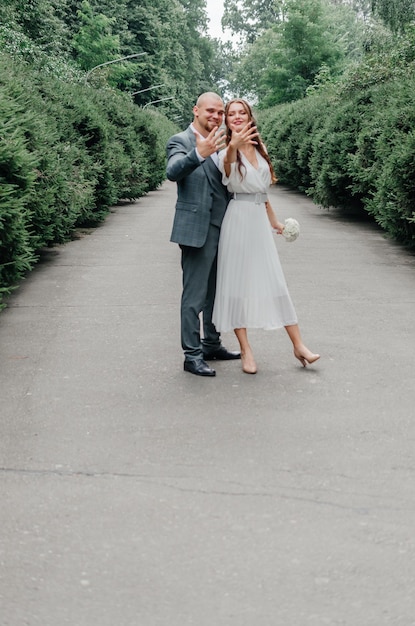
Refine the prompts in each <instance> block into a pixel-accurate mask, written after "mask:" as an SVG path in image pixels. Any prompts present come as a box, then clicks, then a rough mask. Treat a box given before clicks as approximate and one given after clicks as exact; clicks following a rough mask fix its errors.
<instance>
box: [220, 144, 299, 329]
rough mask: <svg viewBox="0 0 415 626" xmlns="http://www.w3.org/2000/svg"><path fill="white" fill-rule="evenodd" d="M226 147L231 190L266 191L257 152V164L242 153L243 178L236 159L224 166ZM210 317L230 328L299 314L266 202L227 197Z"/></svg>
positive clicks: (285, 321) (265, 172) (264, 166)
mask: <svg viewBox="0 0 415 626" xmlns="http://www.w3.org/2000/svg"><path fill="white" fill-rule="evenodd" d="M224 156H225V150H223V151H222V152H221V153H219V169H220V171H221V172H222V181H223V183H224V184H225V185H227V187H228V189H229V191H231V192H236V194H238V192H239V193H252V194H255V193H267V191H268V187H269V186H270V184H271V174H270V171H269V166H268V163H267V162H266V160H265V159H264V158H263V157H261V155H260V154H259V153H258V152H257V160H258V169H256V168H255V167H254V166H253V165H252V164H251V163H250V162H249V161H248V159H247V158H245V156H244V155H241V157H242V162H243V164H244V166H245V170H243V171H244V174H245V176H244V178H243V179H241V176H240V173H239V171H238V168H237V164H236V163H232V164H231V173H230V176H229V177H227V176H226V175H225V172H224V166H223V159H224ZM212 320H213V323H214V324H215V326H216V329H217V330H218V331H219V332H227V331H230V330H233V329H234V328H263V329H267V330H270V329H274V328H282V327H283V326H288V325H291V324H297V316H296V313H295V309H294V306H293V303H292V301H291V298H290V294H289V292H288V287H287V283H286V280H285V276H284V273H283V271H282V267H281V263H280V259H279V256H278V251H277V248H276V245H275V240H274V235H273V233H272V228H271V225H270V222H269V219H268V215H267V211H266V207H265V203H262V204H255V202H254V201H253V202H250V201H246V200H238V199H236V200H231V201H230V203H229V205H228V208H227V210H226V213H225V217H224V220H223V223H222V227H221V234H220V239H219V251H218V275H217V285H216V298H215V305H214V309H213V317H212Z"/></svg>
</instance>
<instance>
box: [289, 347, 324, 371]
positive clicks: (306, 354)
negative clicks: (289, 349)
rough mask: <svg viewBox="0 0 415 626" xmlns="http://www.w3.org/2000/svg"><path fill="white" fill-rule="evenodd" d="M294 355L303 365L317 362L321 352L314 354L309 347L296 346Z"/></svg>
mask: <svg viewBox="0 0 415 626" xmlns="http://www.w3.org/2000/svg"><path fill="white" fill-rule="evenodd" d="M294 356H295V358H296V359H298V360H299V361H300V362H301V364H302V366H303V367H306V366H307V365H310V364H311V363H315V361H318V360H319V358H320V355H319V354H314V353H313V352H311V351H310V350H308V348H305V347H303V348H294Z"/></svg>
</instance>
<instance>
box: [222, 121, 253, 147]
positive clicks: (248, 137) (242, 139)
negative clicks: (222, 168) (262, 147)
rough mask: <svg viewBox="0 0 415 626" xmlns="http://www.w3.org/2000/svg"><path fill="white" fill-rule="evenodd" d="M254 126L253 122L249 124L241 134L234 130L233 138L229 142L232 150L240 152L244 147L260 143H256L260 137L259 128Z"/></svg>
mask: <svg viewBox="0 0 415 626" xmlns="http://www.w3.org/2000/svg"><path fill="white" fill-rule="evenodd" d="M252 124H253V122H249V124H247V125H246V126H244V127H243V128H242V129H241V130H240V131H239V132H237V131H236V130H235V129H233V130H232V136H231V140H230V142H229V145H230V146H231V148H233V149H234V150H239V149H240V148H241V147H242V146H246V145H254V146H256V145H257V143H258V142H257V141H255V137H258V135H259V133H258V131H257V127H256V126H253V125H252Z"/></svg>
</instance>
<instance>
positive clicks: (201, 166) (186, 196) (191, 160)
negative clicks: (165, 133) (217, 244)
mask: <svg viewBox="0 0 415 626" xmlns="http://www.w3.org/2000/svg"><path fill="white" fill-rule="evenodd" d="M195 148H196V139H195V135H194V133H193V130H192V128H191V127H190V126H189V127H188V128H187V129H186V130H185V131H183V132H182V133H179V134H177V135H174V136H173V137H171V138H170V139H169V141H168V143H167V171H166V174H167V178H168V179H169V180H172V181H175V182H176V183H177V202H176V212H175V216H174V222H173V230H172V233H171V237H170V241H174V242H175V243H178V244H181V245H184V246H191V247H194V248H201V247H202V246H203V245H204V243H205V241H206V237H207V233H208V230H209V224H210V222H211V216H212V207H213V203H215V205H214V207H215V215H216V220H217V221H219V223H218V225H219V226H220V223H221V221H222V219H223V216H224V214H225V211H226V207H227V205H228V202H229V197H230V196H229V193H228V191H227V189H226V187H225V186H224V185H223V184H222V176H221V174H220V172H219V170H218V169H217V167H216V165H215V164H214V163H213V161H212V159H211V158H207V159H205V160H204V161H202V163H201V162H200V161H199V158H198V156H197V154H196V149H195ZM218 216H219V218H218ZM215 223H216V222H215Z"/></svg>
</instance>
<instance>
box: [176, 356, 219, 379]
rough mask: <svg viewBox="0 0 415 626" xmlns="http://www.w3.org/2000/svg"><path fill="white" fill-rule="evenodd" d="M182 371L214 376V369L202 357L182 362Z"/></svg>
mask: <svg viewBox="0 0 415 626" xmlns="http://www.w3.org/2000/svg"><path fill="white" fill-rule="evenodd" d="M184 371H185V372H190V373H191V374H196V376H216V372H215V370H213V369H212V368H210V367H209V365H208V364H207V363H205V362H204V360H203V359H195V360H194V361H190V360H188V361H185V362H184Z"/></svg>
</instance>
